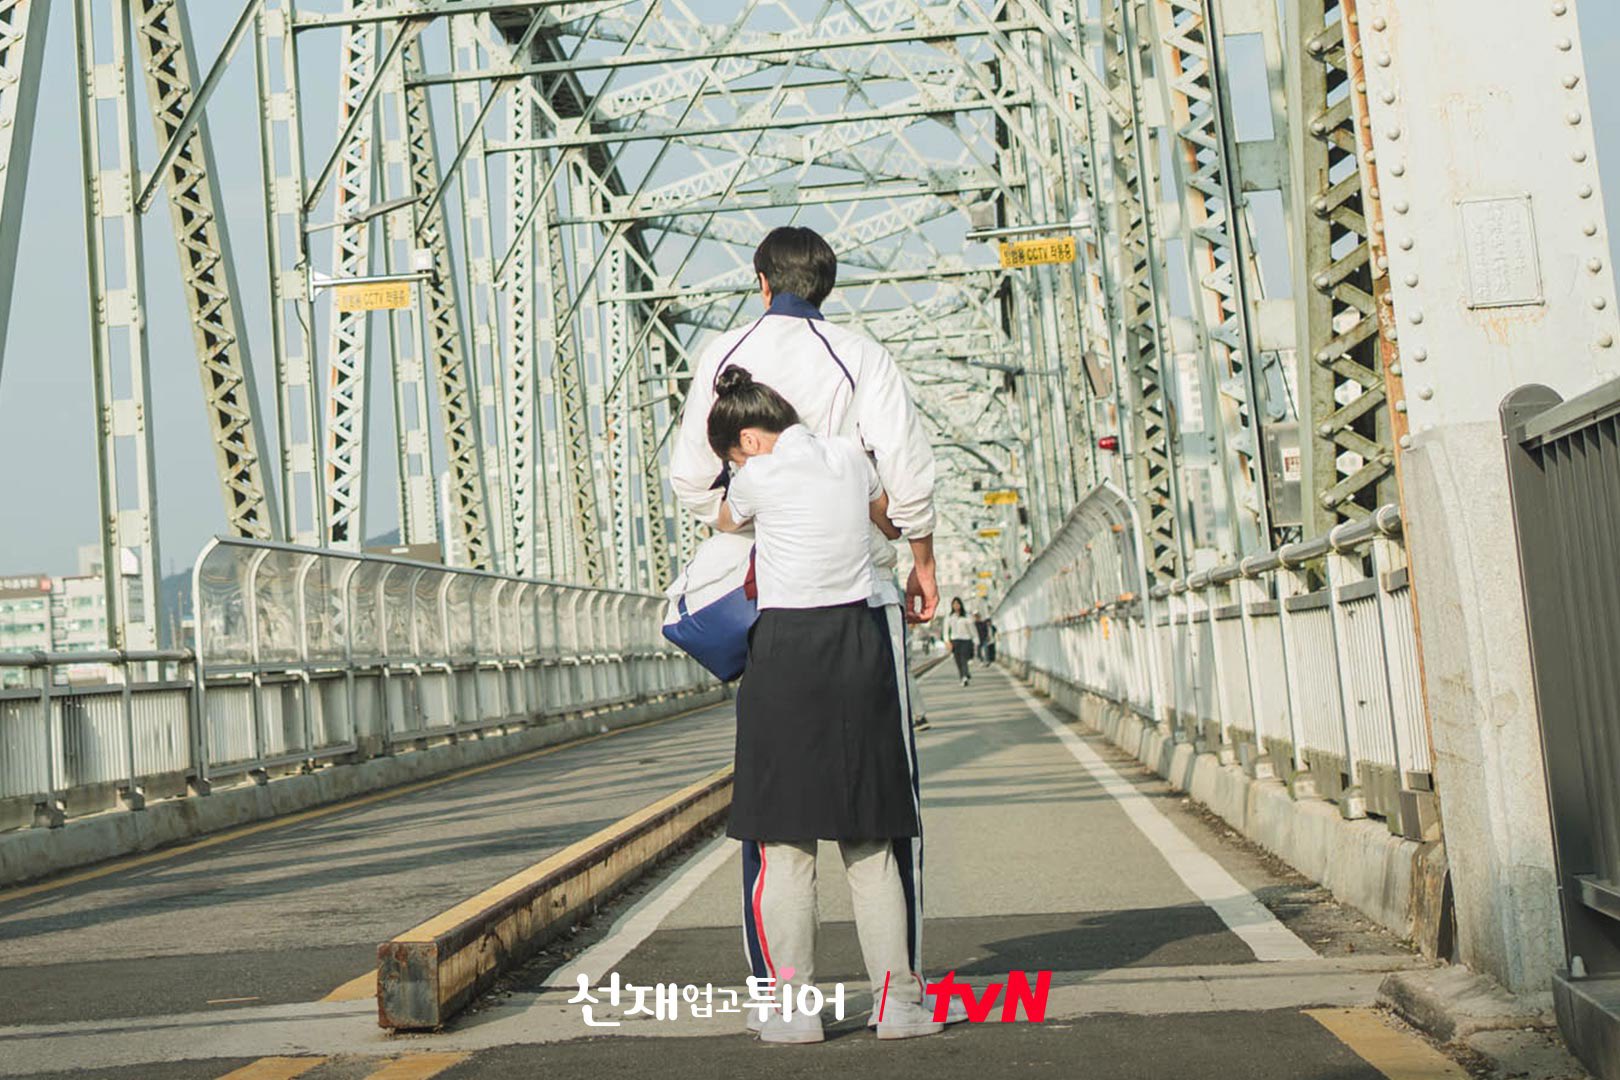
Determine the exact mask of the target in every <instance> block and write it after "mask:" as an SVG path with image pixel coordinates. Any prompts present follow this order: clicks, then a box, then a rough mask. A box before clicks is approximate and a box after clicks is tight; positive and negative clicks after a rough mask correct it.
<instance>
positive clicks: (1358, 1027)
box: [1305, 1009, 1468, 1080]
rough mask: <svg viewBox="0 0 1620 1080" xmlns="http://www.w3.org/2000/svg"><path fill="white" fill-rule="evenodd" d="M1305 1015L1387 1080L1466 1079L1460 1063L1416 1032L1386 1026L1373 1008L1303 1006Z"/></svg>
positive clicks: (1466, 1075)
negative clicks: (1410, 1033) (1408, 1032)
mask: <svg viewBox="0 0 1620 1080" xmlns="http://www.w3.org/2000/svg"><path fill="white" fill-rule="evenodd" d="M1305 1015H1306V1016H1309V1017H1310V1018H1311V1019H1312V1020H1315V1021H1316V1022H1317V1023H1318V1024H1321V1025H1322V1026H1323V1027H1325V1028H1327V1029H1328V1030H1329V1031H1331V1032H1332V1033H1333V1035H1334V1036H1335V1037H1336V1038H1337V1039H1338V1040H1339V1041H1340V1042H1342V1043H1344V1045H1346V1046H1348V1047H1349V1048H1350V1049H1351V1050H1352V1051H1354V1052H1355V1054H1356V1056H1357V1057H1359V1058H1361V1059H1362V1060H1363V1061H1365V1062H1366V1063H1367V1064H1369V1065H1371V1066H1372V1067H1373V1068H1375V1069H1377V1070H1378V1071H1379V1072H1381V1073H1383V1074H1384V1075H1385V1076H1387V1077H1389V1080H1468V1073H1467V1071H1466V1070H1464V1069H1463V1067H1462V1066H1461V1065H1458V1064H1457V1063H1456V1062H1455V1061H1452V1060H1451V1059H1450V1058H1448V1057H1446V1056H1445V1055H1444V1054H1442V1053H1440V1051H1438V1050H1436V1049H1435V1048H1434V1047H1432V1046H1430V1045H1429V1044H1428V1043H1426V1042H1424V1041H1423V1040H1422V1039H1420V1038H1418V1037H1417V1036H1416V1035H1409V1034H1407V1033H1406V1032H1404V1031H1397V1030H1395V1029H1394V1028H1392V1027H1390V1026H1389V1025H1388V1024H1386V1023H1385V1022H1384V1020H1383V1018H1382V1017H1380V1016H1379V1014H1378V1012H1377V1011H1376V1010H1374V1009H1306V1010H1305Z"/></svg>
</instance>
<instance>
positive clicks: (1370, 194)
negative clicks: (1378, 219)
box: [1367, 187, 1379, 199]
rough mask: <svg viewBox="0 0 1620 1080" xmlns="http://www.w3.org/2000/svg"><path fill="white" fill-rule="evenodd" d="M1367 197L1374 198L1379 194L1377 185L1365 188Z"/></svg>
mask: <svg viewBox="0 0 1620 1080" xmlns="http://www.w3.org/2000/svg"><path fill="white" fill-rule="evenodd" d="M1367 197H1368V198H1369V199H1376V198H1379V194H1378V188H1377V187H1370V188H1368V189H1367Z"/></svg>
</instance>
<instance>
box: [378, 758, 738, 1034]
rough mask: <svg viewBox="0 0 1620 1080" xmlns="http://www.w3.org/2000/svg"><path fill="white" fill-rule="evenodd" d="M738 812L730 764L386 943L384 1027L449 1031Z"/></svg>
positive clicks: (381, 951)
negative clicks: (511, 974) (473, 1006)
mask: <svg viewBox="0 0 1620 1080" xmlns="http://www.w3.org/2000/svg"><path fill="white" fill-rule="evenodd" d="M730 806H731V766H730V765H727V766H726V767H725V768H723V769H720V770H719V771H718V772H715V773H712V774H710V775H709V776H706V777H704V778H703V779H702V780H699V781H697V782H696V783H694V784H691V785H689V786H687V787H685V788H682V789H681V790H680V791H677V792H675V793H674V794H672V795H669V796H667V797H665V798H663V799H660V800H659V801H658V802H656V803H653V804H652V805H651V806H648V807H646V808H644V809H642V810H639V811H637V812H636V813H634V814H631V815H630V816H629V817H627V818H625V819H623V820H622V821H618V822H615V823H614V824H612V825H609V826H608V827H607V828H605V829H602V830H601V831H599V832H597V833H595V834H593V835H591V836H588V837H586V838H585V839H584V840H580V841H578V842H577V843H574V844H570V845H569V846H568V847H566V848H564V849H563V850H561V851H559V852H557V853H556V854H554V855H551V856H548V857H547V858H545V859H543V860H541V861H540V862H538V863H536V864H535V865H533V866H531V867H529V868H528V869H526V870H522V871H520V872H518V873H517V874H514V875H512V876H511V877H509V878H507V879H506V880H505V881H502V882H500V883H499V884H497V885H495V886H492V887H491V888H489V889H486V890H484V891H483V892H481V893H479V894H478V895H477V896H474V897H472V898H471V899H469V900H466V901H463V902H462V903H460V904H457V905H456V906H455V907H453V908H451V909H450V910H449V911H446V912H444V913H443V914H441V915H437V916H435V917H433V918H432V919H429V920H428V921H427V922H425V923H423V924H421V925H420V926H417V927H415V928H414V929H411V930H407V931H406V932H405V933H403V934H400V935H399V936H398V937H395V938H394V939H392V940H391V941H385V942H384V943H383V944H381V945H379V946H378V947H377V1023H378V1024H379V1025H380V1026H382V1027H384V1028H389V1029H392V1030H396V1031H398V1030H405V1031H421V1030H432V1029H434V1028H438V1027H440V1026H442V1025H443V1024H444V1023H445V1022H446V1021H447V1020H449V1019H450V1018H451V1017H452V1016H454V1015H455V1014H456V1013H457V1012H460V1011H461V1010H462V1009H463V1008H465V1007H466V1006H467V1005H468V1004H469V1003H470V1002H471V1001H472V1000H473V999H474V998H475V997H477V996H478V994H479V993H481V992H482V991H484V990H485V989H487V988H488V987H489V985H490V984H491V983H493V982H494V981H495V979H496V978H497V977H498V976H499V975H500V974H501V973H502V972H504V971H506V970H508V969H509V968H511V967H513V966H515V965H517V964H520V963H522V962H523V961H524V960H525V959H527V958H528V957H529V956H531V955H533V954H534V952H535V950H537V949H539V948H540V946H542V945H544V944H545V943H546V942H547V941H549V940H551V939H552V938H553V937H555V936H556V935H557V934H558V933H559V932H561V931H562V930H563V929H565V928H566V927H568V926H570V925H572V924H573V923H574V921H575V920H576V919H578V918H579V917H580V916H582V915H584V914H586V913H588V912H589V911H591V910H592V909H594V908H595V907H596V906H597V905H598V904H600V903H601V902H602V901H603V900H604V899H606V898H607V897H609V896H611V895H612V894H613V893H615V892H617V891H618V890H619V889H621V888H623V887H624V886H625V885H626V884H628V883H629V882H631V881H633V880H634V879H635V878H637V877H639V876H640V875H641V873H642V872H643V871H645V870H646V869H647V868H648V867H650V866H652V865H654V864H655V863H657V862H659V861H660V860H662V859H663V858H664V857H665V856H666V855H668V854H670V853H671V852H672V851H674V850H676V849H677V848H679V847H681V846H682V845H683V844H685V843H686V842H687V841H688V840H690V839H691V838H692V837H693V836H694V835H696V834H698V833H699V832H702V831H704V830H707V829H708V828H709V827H710V826H712V825H713V824H714V823H715V822H716V821H718V820H719V819H720V817H721V816H722V815H723V814H724V813H725V812H726V811H727V809H728V808H729V807H730Z"/></svg>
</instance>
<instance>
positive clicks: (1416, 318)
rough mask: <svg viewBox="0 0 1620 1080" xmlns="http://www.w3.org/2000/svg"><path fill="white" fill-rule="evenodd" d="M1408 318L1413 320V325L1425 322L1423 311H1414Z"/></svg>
mask: <svg viewBox="0 0 1620 1080" xmlns="http://www.w3.org/2000/svg"><path fill="white" fill-rule="evenodd" d="M1407 318H1408V319H1409V320H1411V323H1412V325H1413V326H1417V325H1418V324H1419V323H1421V322H1423V312H1421V311H1414V312H1412V314H1410V315H1408V316H1407Z"/></svg>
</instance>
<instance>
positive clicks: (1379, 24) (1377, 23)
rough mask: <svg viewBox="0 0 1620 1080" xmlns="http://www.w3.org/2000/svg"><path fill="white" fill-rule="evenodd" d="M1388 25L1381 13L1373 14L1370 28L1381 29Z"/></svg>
mask: <svg viewBox="0 0 1620 1080" xmlns="http://www.w3.org/2000/svg"><path fill="white" fill-rule="evenodd" d="M1388 25H1389V23H1388V22H1386V21H1385V19H1384V17H1383V16H1382V15H1375V16H1373V21H1372V28H1373V29H1374V30H1382V29H1383V28H1384V27H1386V26H1388Z"/></svg>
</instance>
